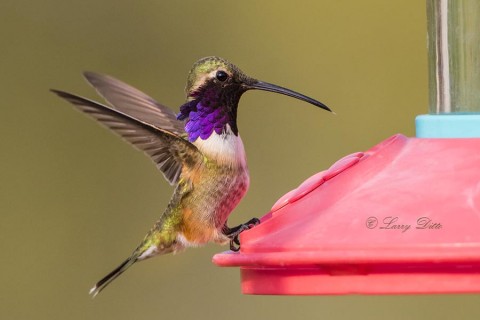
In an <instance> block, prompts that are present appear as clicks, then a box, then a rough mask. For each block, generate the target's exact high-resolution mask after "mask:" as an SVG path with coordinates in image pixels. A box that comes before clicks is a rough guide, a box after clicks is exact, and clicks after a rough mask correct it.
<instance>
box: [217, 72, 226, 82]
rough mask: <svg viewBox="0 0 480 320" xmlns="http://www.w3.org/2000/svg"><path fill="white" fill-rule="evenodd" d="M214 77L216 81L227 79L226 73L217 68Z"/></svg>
mask: <svg viewBox="0 0 480 320" xmlns="http://www.w3.org/2000/svg"><path fill="white" fill-rule="evenodd" d="M215 77H216V78H217V80H218V81H221V82H224V81H225V80H227V79H228V74H227V73H226V72H225V71H223V70H218V71H217V73H216V74H215Z"/></svg>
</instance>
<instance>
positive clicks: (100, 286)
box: [90, 256, 137, 298]
mask: <svg viewBox="0 0 480 320" xmlns="http://www.w3.org/2000/svg"><path fill="white" fill-rule="evenodd" d="M135 262H137V257H136V256H132V257H130V258H128V259H127V260H125V261H124V262H122V264H120V265H119V266H118V267H117V268H115V270H113V271H112V272H110V273H109V274H107V275H106V276H105V277H103V278H102V279H101V280H100V281H98V282H97V283H96V284H95V286H94V287H93V288H92V289H90V294H91V295H92V298H95V296H96V295H97V294H98V293H100V291H102V290H103V289H105V287H106V286H108V285H109V284H110V282H112V281H113V280H115V279H116V278H117V277H118V276H119V275H121V274H122V273H123V272H124V271H125V270H127V269H128V268H129V267H130V266H131V265H133V264H134V263H135Z"/></svg>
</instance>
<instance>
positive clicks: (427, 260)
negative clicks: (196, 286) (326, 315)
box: [213, 135, 480, 294]
mask: <svg viewBox="0 0 480 320" xmlns="http://www.w3.org/2000/svg"><path fill="white" fill-rule="evenodd" d="M261 221H262V222H261V224H260V225H258V226H256V227H254V228H252V229H251V230H248V231H245V232H243V233H242V234H241V237H240V241H241V250H240V252H238V253H233V252H231V251H227V252H225V253H221V254H217V255H215V256H214V258H213V261H214V263H215V264H217V265H219V266H238V267H241V274H242V290H243V292H244V293H253V294H345V293H435V292H436V293H440V292H480V139H473V138H472V139H417V138H407V137H405V136H403V135H395V136H393V137H390V138H389V139H387V140H385V141H383V142H381V143H380V144H378V145H376V146H375V147H373V148H371V149H370V150H368V151H366V152H357V153H354V154H351V155H348V156H346V157H344V158H342V159H340V160H339V161H337V162H336V163H335V164H334V165H332V166H331V167H330V168H329V169H327V170H325V171H322V172H319V173H317V174H315V175H313V176H312V177H310V178H309V179H307V180H306V181H305V182H303V183H302V184H301V185H300V186H299V187H298V188H296V189H294V190H292V191H290V192H288V193H287V194H286V195H285V196H283V197H282V198H280V199H279V200H278V201H277V202H276V203H275V205H274V206H273V207H272V209H271V211H270V212H269V213H267V214H266V215H265V216H263V217H262V218H261Z"/></svg>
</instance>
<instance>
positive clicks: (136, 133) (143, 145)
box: [52, 90, 203, 185]
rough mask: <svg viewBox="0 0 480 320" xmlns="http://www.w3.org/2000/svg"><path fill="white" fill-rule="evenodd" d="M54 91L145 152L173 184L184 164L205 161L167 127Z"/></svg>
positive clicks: (194, 148) (191, 146) (189, 144)
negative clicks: (158, 126) (165, 128)
mask: <svg viewBox="0 0 480 320" xmlns="http://www.w3.org/2000/svg"><path fill="white" fill-rule="evenodd" d="M52 92H54V93H56V94H57V95H58V96H60V97H62V98H64V99H66V100H67V101H69V102H70V103H72V104H73V105H75V106H76V107H77V108H78V109H80V110H81V111H83V112H85V113H86V114H88V115H90V116H92V117H93V118H95V119H96V120H98V121H99V122H100V123H102V124H103V125H105V126H106V127H108V128H110V129H112V130H113V131H114V132H116V133H117V134H119V135H120V136H121V137H123V138H124V139H125V140H127V141H128V142H130V143H131V144H133V145H134V146H135V147H137V148H138V149H140V150H142V151H144V152H145V153H146V154H147V155H149V156H150V157H151V158H152V160H153V162H155V164H156V165H157V168H158V169H159V170H160V171H161V172H162V173H163V175H164V176H165V178H166V179H167V180H168V182H169V183H170V184H172V185H173V184H175V183H176V182H177V181H178V178H179V176H180V173H181V171H182V166H183V165H187V166H189V167H193V166H195V164H197V163H199V162H200V161H202V159H203V156H202V154H201V153H200V151H199V150H198V149H197V147H195V146H194V145H193V144H191V143H190V142H188V141H187V140H185V139H183V138H181V137H179V136H177V135H176V134H174V133H172V132H169V131H167V130H164V129H163V128H157V127H156V126H155V125H152V124H151V123H148V122H145V121H143V120H141V119H137V118H136V117H134V116H131V115H128V114H126V113H123V112H121V111H119V110H115V109H112V108H110V107H107V106H105V105H102V104H100V103H98V102H95V101H92V100H88V99H86V98H82V97H80V96H77V95H74V94H71V93H68V92H64V91H59V90H52Z"/></svg>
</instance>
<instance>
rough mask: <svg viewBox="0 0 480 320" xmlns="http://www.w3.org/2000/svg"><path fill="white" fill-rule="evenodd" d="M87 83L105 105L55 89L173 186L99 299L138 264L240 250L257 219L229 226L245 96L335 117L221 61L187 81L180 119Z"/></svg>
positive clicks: (239, 180) (98, 80)
mask: <svg viewBox="0 0 480 320" xmlns="http://www.w3.org/2000/svg"><path fill="white" fill-rule="evenodd" d="M84 76H85V78H86V79H87V81H88V82H89V83H90V84H91V85H92V86H93V87H94V88H95V89H96V91H97V92H98V94H99V95H100V96H102V97H103V98H104V99H105V100H106V102H107V103H108V106H107V105H104V104H100V103H98V102H95V101H92V100H89V99H86V98H83V97H80V96H77V95H74V94H71V93H67V92H64V91H59V90H52V91H53V92H54V93H56V94H57V95H59V96H60V97H62V98H64V99H66V100H68V101H69V102H71V103H72V104H73V105H75V106H76V107H77V108H78V109H80V110H81V111H83V112H85V113H86V114H88V115H90V116H92V117H93V118H95V119H96V120H98V121H99V122H100V123H102V124H103V125H105V126H106V127H108V128H110V129H111V130H113V131H114V132H116V133H117V134H119V135H120V136H121V137H122V138H124V139H125V140H126V141H128V142H130V143H131V144H133V145H134V146H135V147H137V148H138V149H140V150H142V151H143V152H145V153H146V154H147V155H148V156H150V158H151V159H152V160H153V162H154V163H155V164H156V166H157V168H158V169H159V170H160V171H161V172H162V173H163V175H164V176H165V178H166V179H167V180H168V182H169V183H170V184H171V185H173V186H174V187H175V191H174V193H173V196H172V198H171V200H170V202H169V204H168V206H167V208H166V209H165V211H164V212H163V213H162V215H161V216H160V219H159V220H158V221H157V222H155V224H154V226H153V228H152V229H151V230H150V231H149V232H148V233H147V235H146V236H145V238H144V239H143V241H142V242H141V243H140V245H139V246H138V247H137V248H136V249H135V250H134V251H133V253H132V254H131V256H130V257H129V258H127V259H126V260H125V261H124V262H122V263H121V264H120V265H119V266H118V267H117V268H116V269H115V270H113V271H112V272H110V273H109V274H108V275H106V276H105V277H104V278H103V279H101V280H100V281H99V282H97V283H96V284H95V286H94V287H93V288H92V289H91V290H90V294H92V295H93V296H95V295H97V294H98V293H99V292H100V291H101V290H102V289H104V288H105V287H106V286H107V285H108V284H109V283H110V282H111V281H113V280H114V279H115V278H116V277H118V276H119V275H120V274H122V273H123V272H124V271H125V270H126V269H127V268H129V267H130V266H131V265H133V264H134V263H135V262H137V261H141V260H145V259H147V258H150V257H153V256H156V255H161V254H166V253H174V252H178V251H181V250H183V249H185V248H187V247H196V246H200V245H204V244H206V243H207V242H210V241H213V242H216V243H220V244H225V243H227V242H230V248H231V249H232V250H234V251H236V250H238V248H239V247H237V246H236V245H238V246H239V245H240V243H239V240H238V235H239V234H240V232H242V231H244V230H246V229H249V228H251V227H252V226H254V225H256V224H258V223H259V220H258V219H255V218H254V219H251V220H250V221H248V222H247V223H245V224H241V225H239V226H237V227H234V228H230V227H228V226H227V218H228V216H229V215H230V213H231V212H232V210H233V209H234V208H235V207H236V206H237V204H238V203H239V201H240V200H241V199H242V198H243V196H244V195H245V193H246V192H247V189H248V186H249V174H248V168H247V161H246V157H245V150H244V148H243V143H242V140H241V139H240V135H239V133H238V127H237V108H238V102H239V100H240V97H241V96H242V94H243V93H244V92H245V91H247V90H251V89H258V90H265V91H271V92H276V93H281V94H284V95H287V96H291V97H294V98H297V99H300V100H304V101H306V102H308V103H311V104H313V105H315V106H317V107H320V108H322V109H325V110H328V111H331V110H330V109H329V108H328V107H327V106H325V105H324V104H323V103H321V102H319V101H316V100H314V99H312V98H309V97H307V96H304V95H302V94H299V93H297V92H294V91H292V90H289V89H286V88H282V87H279V86H276V85H273V84H270V83H267V82H262V81H258V80H256V79H254V78H251V77H249V76H247V75H246V74H245V73H243V72H242V71H241V70H240V69H239V68H237V67H236V66H235V65H233V64H231V63H230V62H228V61H226V60H225V59H222V58H219V57H206V58H203V59H200V60H199V61H197V62H196V63H195V64H194V65H193V68H192V69H191V71H190V74H189V75H188V80H187V85H186V88H185V92H186V96H187V98H186V102H185V103H184V104H183V105H182V106H180V112H179V113H178V114H175V113H174V112H173V111H172V110H170V109H169V108H167V107H166V106H164V105H162V104H160V103H158V102H157V101H155V100H154V99H152V98H151V97H149V96H148V95H146V94H144V93H143V92H141V91H139V90H137V89H135V88H133V87H131V86H129V85H127V84H125V83H123V82H121V81H119V80H117V79H115V78H113V77H110V76H106V75H100V74H96V73H92V72H85V73H84Z"/></svg>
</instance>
